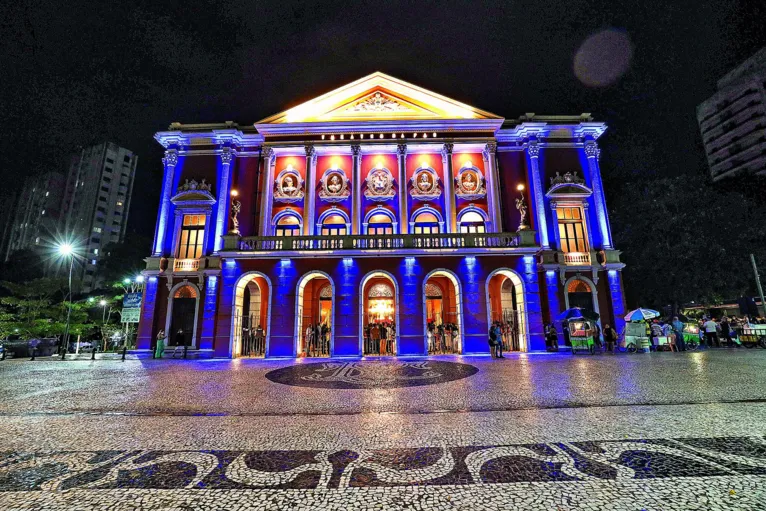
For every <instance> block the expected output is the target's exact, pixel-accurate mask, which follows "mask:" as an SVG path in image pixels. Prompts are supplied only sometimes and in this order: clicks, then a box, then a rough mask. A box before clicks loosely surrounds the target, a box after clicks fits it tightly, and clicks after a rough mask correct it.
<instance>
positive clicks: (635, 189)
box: [610, 176, 766, 308]
mask: <svg viewBox="0 0 766 511" xmlns="http://www.w3.org/2000/svg"><path fill="white" fill-rule="evenodd" d="M746 190H748V188H747V187H745V186H742V185H741V184H740V185H739V186H738V184H737V183H736V182H728V183H726V184H725V185H721V186H718V185H715V184H713V185H711V184H707V183H706V182H704V181H703V180H700V179H690V178H688V177H684V176H679V177H671V178H665V179H656V180H644V181H638V180H633V181H631V182H628V183H625V184H624V185H623V186H622V187H621V193H620V194H619V196H615V195H614V194H612V195H611V196H610V199H611V202H612V203H613V204H612V205H613V207H614V212H613V215H612V225H613V227H614V231H615V232H614V234H615V239H616V241H617V246H618V247H619V248H620V249H621V250H622V251H623V253H624V257H623V259H624V261H625V263H626V265H627V267H626V269H625V272H624V277H625V287H626V291H627V293H628V298H629V302H630V303H631V304H632V305H641V306H645V307H646V306H648V307H654V308H658V307H661V306H663V305H667V304H672V305H676V306H678V305H681V304H683V303H685V302H689V301H692V300H694V301H697V302H701V303H709V304H712V303H720V300H722V299H723V298H732V297H737V296H741V295H743V294H754V293H755V282H754V281H753V278H752V273H751V270H750V266H749V261H748V257H749V254H750V253H754V254H755V255H756V257H757V258H758V259H759V260H761V261H765V262H766V243H765V241H766V229H765V228H764V226H765V225H766V223H765V222H766V204H764V203H763V199H762V198H760V197H758V196H757V194H752V195H751V194H748V193H746Z"/></svg>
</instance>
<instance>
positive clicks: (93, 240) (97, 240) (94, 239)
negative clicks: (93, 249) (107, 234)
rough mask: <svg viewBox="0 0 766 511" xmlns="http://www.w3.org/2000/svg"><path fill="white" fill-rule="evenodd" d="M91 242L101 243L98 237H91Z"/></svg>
mask: <svg viewBox="0 0 766 511" xmlns="http://www.w3.org/2000/svg"><path fill="white" fill-rule="evenodd" d="M90 241H91V243H101V240H100V239H99V238H91V239H90Z"/></svg>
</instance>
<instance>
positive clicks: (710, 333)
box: [700, 318, 718, 348]
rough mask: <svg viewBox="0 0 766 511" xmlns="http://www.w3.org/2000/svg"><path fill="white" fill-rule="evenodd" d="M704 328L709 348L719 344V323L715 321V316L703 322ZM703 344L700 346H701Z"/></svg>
mask: <svg viewBox="0 0 766 511" xmlns="http://www.w3.org/2000/svg"><path fill="white" fill-rule="evenodd" d="M702 328H703V329H704V330H705V342H706V344H707V346H708V348H712V347H713V346H718V324H716V322H715V318H710V319H708V320H707V321H705V322H704V323H703V324H702ZM701 347H702V346H700V348H701Z"/></svg>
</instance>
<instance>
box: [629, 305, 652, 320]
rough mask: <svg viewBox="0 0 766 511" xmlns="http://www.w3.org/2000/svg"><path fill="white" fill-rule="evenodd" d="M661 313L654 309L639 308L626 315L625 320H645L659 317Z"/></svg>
mask: <svg viewBox="0 0 766 511" xmlns="http://www.w3.org/2000/svg"><path fill="white" fill-rule="evenodd" d="M658 317H660V313H659V312H657V311H656V310H652V309H642V308H640V307H639V308H638V309H636V310H634V311H630V312H628V313H627V314H626V315H625V321H645V320H647V319H652V318H658Z"/></svg>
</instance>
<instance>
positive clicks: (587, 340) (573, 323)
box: [569, 319, 596, 355]
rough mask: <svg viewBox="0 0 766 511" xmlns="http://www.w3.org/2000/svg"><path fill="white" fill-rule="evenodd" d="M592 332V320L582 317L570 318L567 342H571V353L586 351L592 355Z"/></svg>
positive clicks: (593, 347)
mask: <svg viewBox="0 0 766 511" xmlns="http://www.w3.org/2000/svg"><path fill="white" fill-rule="evenodd" d="M594 333H595V330H594V328H593V326H592V322H590V321H588V320H583V319H576V320H570V321H569V342H570V343H571V344H572V354H574V355H576V354H577V353H579V352H588V353H590V354H591V355H593V354H594V353H595V351H596V348H595V340H594V338H593V335H594Z"/></svg>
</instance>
